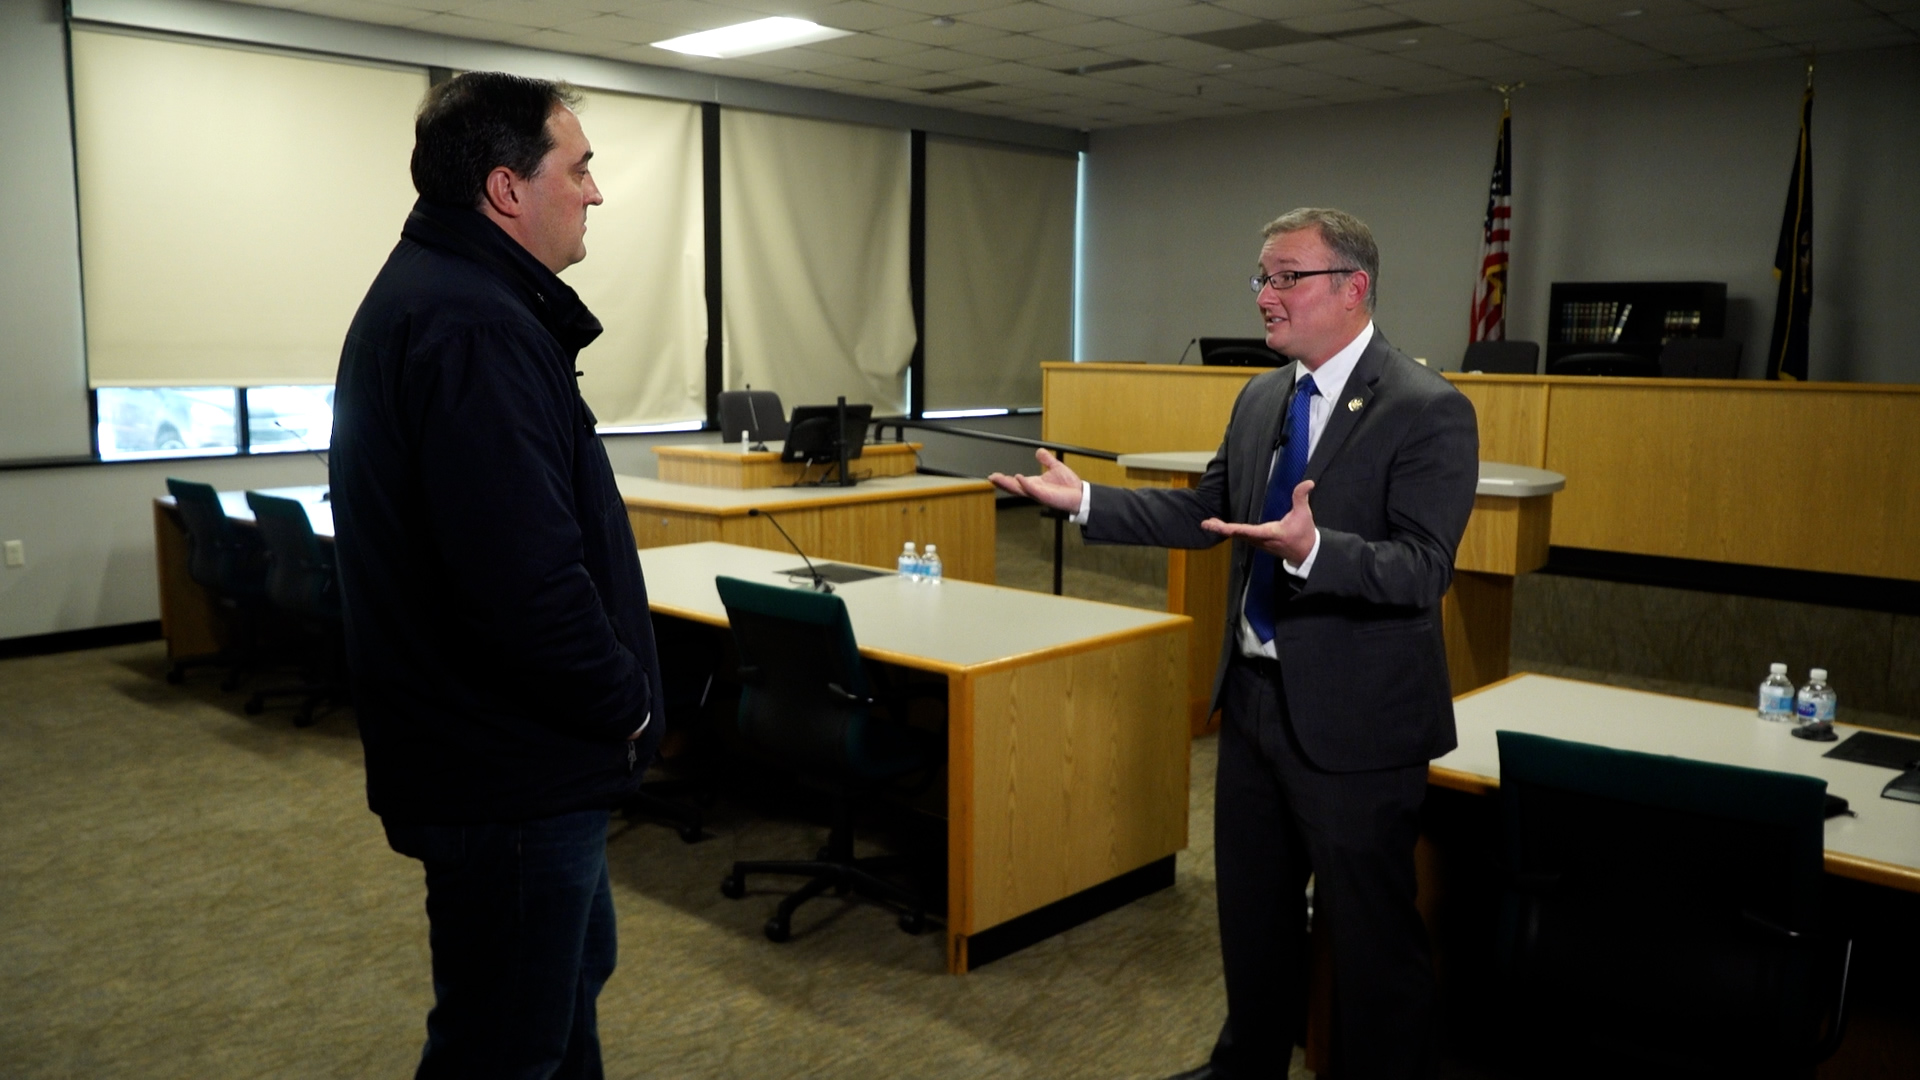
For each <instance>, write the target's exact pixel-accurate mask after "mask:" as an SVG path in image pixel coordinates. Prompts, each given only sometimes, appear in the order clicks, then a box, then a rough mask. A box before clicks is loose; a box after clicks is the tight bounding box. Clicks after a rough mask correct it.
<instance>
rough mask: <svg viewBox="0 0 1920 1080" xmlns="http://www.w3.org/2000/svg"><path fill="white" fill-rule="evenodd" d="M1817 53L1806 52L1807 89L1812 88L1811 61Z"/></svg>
mask: <svg viewBox="0 0 1920 1080" xmlns="http://www.w3.org/2000/svg"><path fill="white" fill-rule="evenodd" d="M1817 55H1818V54H1816V53H1808V54H1807V89H1809V90H1811V89H1813V61H1814V59H1815V58H1816V56H1817Z"/></svg>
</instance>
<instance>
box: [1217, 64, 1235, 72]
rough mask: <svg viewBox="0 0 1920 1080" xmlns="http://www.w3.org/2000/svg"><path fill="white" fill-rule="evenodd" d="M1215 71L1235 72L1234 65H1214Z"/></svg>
mask: <svg viewBox="0 0 1920 1080" xmlns="http://www.w3.org/2000/svg"><path fill="white" fill-rule="evenodd" d="M1213 70H1215V71H1232V70H1233V65H1232V64H1215V65H1213Z"/></svg>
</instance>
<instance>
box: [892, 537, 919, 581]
mask: <svg viewBox="0 0 1920 1080" xmlns="http://www.w3.org/2000/svg"><path fill="white" fill-rule="evenodd" d="M895 565H896V566H897V568H898V570H899V573H900V576H901V577H903V578H906V579H907V580H908V581H919V580H920V556H918V555H916V554H914V552H913V541H911V540H909V541H907V542H906V545H905V546H904V547H902V548H901V549H900V560H899V562H898V563H896V564H895Z"/></svg>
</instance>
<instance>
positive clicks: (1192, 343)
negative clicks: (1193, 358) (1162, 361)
mask: <svg viewBox="0 0 1920 1080" xmlns="http://www.w3.org/2000/svg"><path fill="white" fill-rule="evenodd" d="M1199 343H1200V339H1199V338H1193V339H1191V340H1189V341H1188V342H1187V347H1186V348H1184V349H1181V350H1180V359H1178V360H1176V361H1174V366H1175V367H1178V366H1179V365H1181V364H1184V363H1186V362H1187V354H1188V353H1190V352H1192V351H1193V347H1194V346H1195V345H1198V344H1199ZM1205 362H1206V358H1205V357H1201V363H1205Z"/></svg>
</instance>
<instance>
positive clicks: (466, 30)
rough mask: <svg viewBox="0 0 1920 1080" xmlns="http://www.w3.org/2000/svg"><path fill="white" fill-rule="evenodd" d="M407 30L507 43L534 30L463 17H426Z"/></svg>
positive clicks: (411, 24) (409, 24)
mask: <svg viewBox="0 0 1920 1080" xmlns="http://www.w3.org/2000/svg"><path fill="white" fill-rule="evenodd" d="M407 29H409V30H421V31H424V32H426V33H429V34H446V35H448V36H449V37H459V38H470V39H472V40H475V41H509V40H512V39H514V38H518V37H524V36H526V35H527V34H529V33H531V32H532V31H533V30H534V29H535V28H533V27H526V26H509V25H507V24H506V23H498V22H483V21H482V20H480V19H469V18H467V17H466V16H465V15H428V16H426V17H425V18H423V19H421V20H420V21H418V22H412V23H408V24H407Z"/></svg>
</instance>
